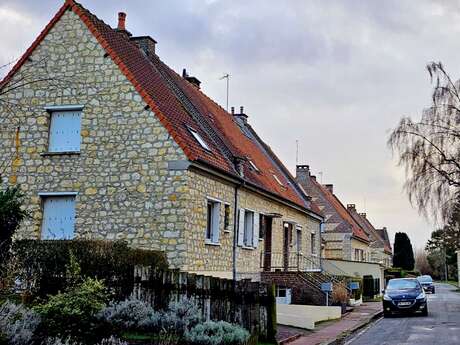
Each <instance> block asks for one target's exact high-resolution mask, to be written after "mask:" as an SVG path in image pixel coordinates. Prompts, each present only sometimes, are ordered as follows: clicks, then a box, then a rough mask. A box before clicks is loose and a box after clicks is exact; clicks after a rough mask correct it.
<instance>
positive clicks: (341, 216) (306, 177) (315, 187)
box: [297, 170, 369, 242]
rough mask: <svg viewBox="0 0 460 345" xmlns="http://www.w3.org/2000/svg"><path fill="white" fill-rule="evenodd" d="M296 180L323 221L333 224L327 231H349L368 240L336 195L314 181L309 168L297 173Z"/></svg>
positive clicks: (354, 235)
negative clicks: (317, 209)
mask: <svg viewBox="0 0 460 345" xmlns="http://www.w3.org/2000/svg"><path fill="white" fill-rule="evenodd" d="M298 171H299V170H298ZM297 182H298V183H299V184H300V185H301V186H302V187H303V188H304V189H305V191H306V192H307V194H308V195H310V196H311V197H312V198H313V202H314V203H315V204H316V205H318V207H319V208H320V210H321V212H323V214H324V215H325V217H326V219H325V223H326V224H328V223H329V224H330V225H335V227H334V228H333V229H327V230H326V231H327V232H341V233H351V234H352V236H353V237H354V238H356V239H359V240H361V241H364V242H369V237H368V235H367V234H366V232H365V231H364V230H363V229H362V227H361V226H360V225H359V224H358V223H357V222H356V221H355V220H354V219H353V217H352V216H351V215H350V213H349V212H348V210H347V208H346V207H345V206H344V205H343V204H342V202H341V201H340V200H339V199H338V198H337V196H336V195H335V194H333V193H331V192H330V191H329V190H328V189H327V188H326V187H325V186H323V185H322V184H320V183H319V182H318V181H316V178H315V177H314V176H310V171H309V170H308V171H305V172H303V173H302V175H301V176H299V174H298V175H297Z"/></svg>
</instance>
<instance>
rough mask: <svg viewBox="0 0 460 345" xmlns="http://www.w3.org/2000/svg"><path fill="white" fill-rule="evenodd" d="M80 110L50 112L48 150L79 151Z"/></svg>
mask: <svg viewBox="0 0 460 345" xmlns="http://www.w3.org/2000/svg"><path fill="white" fill-rule="evenodd" d="M80 128H81V110H71V111H54V112H52V113H51V124H50V133H49V147H48V151H49V152H79V151H80V142H81V134H80Z"/></svg>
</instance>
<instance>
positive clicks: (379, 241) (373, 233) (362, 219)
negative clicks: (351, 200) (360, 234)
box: [347, 205, 391, 254]
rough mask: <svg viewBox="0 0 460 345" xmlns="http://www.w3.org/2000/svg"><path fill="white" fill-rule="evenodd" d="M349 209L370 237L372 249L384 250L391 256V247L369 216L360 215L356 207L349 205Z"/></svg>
mask: <svg viewBox="0 0 460 345" xmlns="http://www.w3.org/2000/svg"><path fill="white" fill-rule="evenodd" d="M347 209H348V212H349V213H350V214H351V216H352V217H353V219H354V220H355V221H356V222H357V223H358V224H359V225H360V226H361V227H362V228H363V229H364V231H365V232H366V233H367V235H368V236H369V239H370V241H371V247H373V248H383V249H384V251H385V252H387V253H388V254H391V246H388V244H387V243H385V241H384V239H383V238H382V237H381V234H380V233H379V232H378V231H377V229H376V228H375V227H374V226H373V225H372V223H371V222H370V221H369V219H368V218H367V215H366V214H363V213H358V212H357V210H356V208H355V206H354V205H347Z"/></svg>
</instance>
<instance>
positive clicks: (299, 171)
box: [295, 165, 310, 178]
mask: <svg viewBox="0 0 460 345" xmlns="http://www.w3.org/2000/svg"><path fill="white" fill-rule="evenodd" d="M295 177H296V178H307V177H310V166H309V165H296V169H295Z"/></svg>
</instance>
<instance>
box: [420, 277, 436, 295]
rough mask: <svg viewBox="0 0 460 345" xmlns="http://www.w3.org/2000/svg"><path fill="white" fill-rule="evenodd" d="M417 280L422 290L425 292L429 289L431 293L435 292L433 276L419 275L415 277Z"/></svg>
mask: <svg viewBox="0 0 460 345" xmlns="http://www.w3.org/2000/svg"><path fill="white" fill-rule="evenodd" d="M417 280H418V281H419V282H420V284H422V287H423V290H425V292H428V291H429V292H431V293H435V288H434V283H433V278H431V276H428V275H425V276H419V277H417Z"/></svg>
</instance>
